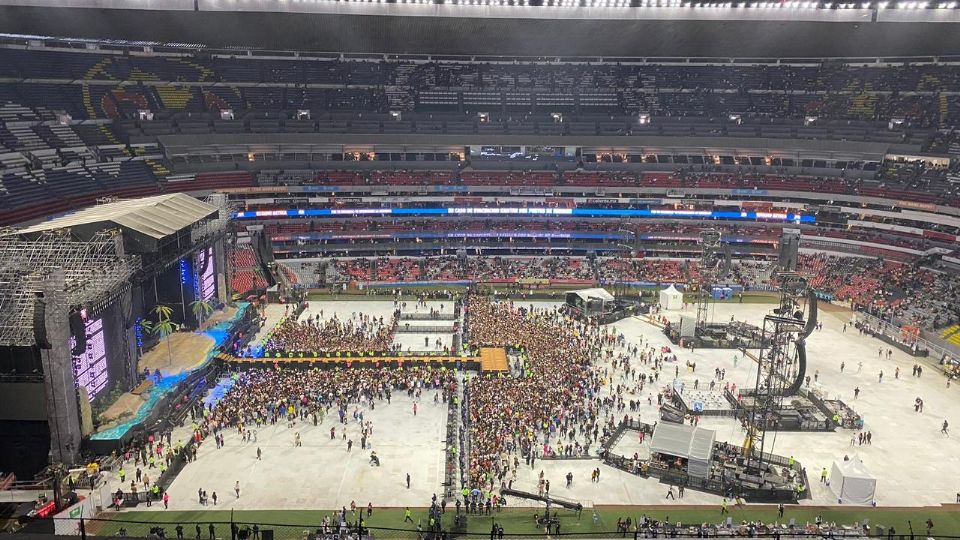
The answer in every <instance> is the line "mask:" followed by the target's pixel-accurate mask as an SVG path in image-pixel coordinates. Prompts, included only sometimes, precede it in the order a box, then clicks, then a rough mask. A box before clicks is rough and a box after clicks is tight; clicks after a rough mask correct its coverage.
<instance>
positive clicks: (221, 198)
mask: <svg viewBox="0 0 960 540" xmlns="http://www.w3.org/2000/svg"><path fill="white" fill-rule="evenodd" d="M203 202H205V203H207V204H209V205H211V206H216V207H217V209H218V210H219V211H218V212H217V217H216V218H214V219H205V220H203V221H200V222H198V223H196V224H195V225H194V226H193V227H192V228H191V229H190V243H191V244H192V245H195V246H196V245H200V244H202V243H204V241H206V240H209V239H211V238H216V237H218V236H220V235H222V234H223V233H224V232H226V230H227V225H229V224H230V216H231V215H232V214H233V211H234V206H236V205H231V204H230V200H229V199H228V198H227V196H226V194H224V193H213V194H211V195H209V196H207V197H206V198H205V199H203Z"/></svg>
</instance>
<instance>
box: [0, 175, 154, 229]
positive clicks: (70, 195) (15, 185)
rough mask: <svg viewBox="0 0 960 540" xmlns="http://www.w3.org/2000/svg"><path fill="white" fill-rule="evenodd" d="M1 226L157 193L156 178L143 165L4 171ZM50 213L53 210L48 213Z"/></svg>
mask: <svg viewBox="0 0 960 540" xmlns="http://www.w3.org/2000/svg"><path fill="white" fill-rule="evenodd" d="M0 190H2V192H3V194H4V196H3V197H0V208H5V209H9V210H10V211H4V212H0V223H2V224H13V223H18V222H20V221H23V220H25V219H30V218H36V217H40V216H43V215H44V214H45V213H49V211H62V210H66V209H69V208H79V207H82V206H84V205H88V204H91V203H93V202H94V201H95V200H96V199H97V198H98V197H102V196H111V195H112V196H121V197H137V196H146V195H155V194H157V193H158V185H157V181H156V177H155V176H154V175H153V173H152V171H151V170H150V168H149V167H148V166H147V165H146V164H144V163H143V162H142V161H126V162H115V163H89V164H87V165H82V164H80V163H71V164H68V165H66V166H64V167H51V168H45V169H34V170H31V171H28V170H26V168H25V167H24V168H20V169H19V170H13V169H5V170H4V171H3V173H2V175H0ZM50 209H53V210H50Z"/></svg>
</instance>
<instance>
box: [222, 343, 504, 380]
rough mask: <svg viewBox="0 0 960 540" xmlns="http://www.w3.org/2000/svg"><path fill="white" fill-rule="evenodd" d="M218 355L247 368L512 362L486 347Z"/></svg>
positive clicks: (499, 368)
mask: <svg viewBox="0 0 960 540" xmlns="http://www.w3.org/2000/svg"><path fill="white" fill-rule="evenodd" d="M217 358H218V359H219V360H221V361H223V362H225V363H227V364H231V365H235V366H245V367H264V366H272V365H274V364H278V365H293V366H300V367H306V368H312V367H317V368H323V369H334V368H379V367H395V368H402V367H411V366H433V367H448V368H450V369H468V370H476V371H480V372H481V373H491V374H492V373H507V372H509V371H510V364H509V362H508V361H507V352H506V350H504V349H503V348H500V347H484V348H482V349H480V355H479V356H443V355H437V356H433V355H405V356H395V355H391V356H382V355H378V354H376V353H373V354H370V355H362V354H351V355H350V356H347V355H346V354H344V353H340V355H339V356H337V354H336V353H323V354H321V355H317V356H314V355H312V354H309V355H308V354H307V353H295V355H293V356H283V357H274V358H266V357H264V358H247V357H239V356H234V355H232V354H227V353H220V354H219V355H217Z"/></svg>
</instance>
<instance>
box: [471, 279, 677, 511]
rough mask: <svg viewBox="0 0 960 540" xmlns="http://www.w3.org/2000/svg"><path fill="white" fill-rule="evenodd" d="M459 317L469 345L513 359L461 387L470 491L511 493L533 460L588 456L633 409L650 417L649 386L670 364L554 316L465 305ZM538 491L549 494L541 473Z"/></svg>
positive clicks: (650, 350)
mask: <svg viewBox="0 0 960 540" xmlns="http://www.w3.org/2000/svg"><path fill="white" fill-rule="evenodd" d="M465 313H466V315H467V316H468V321H469V323H468V328H467V331H468V336H469V340H470V343H471V345H473V346H497V347H506V348H508V349H509V350H510V351H512V352H513V353H514V354H513V366H512V370H511V374H512V376H511V377H506V378H503V377H493V376H489V375H488V376H481V377H479V378H476V379H473V380H471V381H470V383H469V389H470V401H469V403H468V405H469V408H470V462H469V465H468V476H469V479H470V483H471V485H472V486H475V487H482V488H484V489H491V490H492V489H495V488H496V487H511V486H512V483H513V480H514V479H515V478H516V471H517V469H518V468H520V467H521V466H529V467H531V468H536V462H537V459H541V458H547V457H561V456H562V457H570V456H584V455H597V453H598V451H599V449H600V447H601V446H602V445H603V444H604V443H605V442H606V440H607V438H608V437H609V436H611V435H612V434H613V433H614V431H615V430H616V427H617V425H618V424H619V423H620V422H622V421H630V420H632V419H633V415H634V414H638V413H639V410H640V405H641V403H642V402H643V403H646V405H647V406H649V407H653V406H654V403H656V404H657V406H659V405H660V404H661V403H662V400H663V399H664V393H663V392H662V391H660V390H658V388H657V384H658V381H659V378H660V371H661V370H662V369H663V367H664V363H665V362H669V361H673V362H675V357H674V356H673V355H672V354H670V351H668V350H663V349H660V348H656V347H652V346H649V344H645V343H643V341H642V339H641V343H640V344H634V345H629V344H628V343H627V342H626V339H625V337H624V335H623V334H622V333H619V334H618V333H617V332H616V330H614V329H607V328H603V327H601V326H598V325H595V324H590V323H584V322H580V321H577V320H574V319H571V318H569V317H567V316H566V315H565V314H564V313H563V312H562V311H561V310H560V309H558V308H550V309H538V308H534V307H529V308H523V307H518V306H515V305H513V304H512V303H510V302H494V301H492V300H490V299H489V298H488V297H479V296H473V297H472V298H471V299H470V300H469V301H468V302H467V307H466V311H465ZM645 385H646V386H648V388H647V389H646V392H645ZM530 396H537V397H538V398H537V399H535V400H533V399H529V397H530ZM521 461H522V463H523V465H521ZM596 480H599V474H598V475H597V479H596ZM570 481H571V478H567V482H570ZM538 489H539V491H540V494H541V495H542V494H544V492H546V493H549V489H550V484H549V479H545V478H544V477H543V474H542V473H541V476H540V481H539V488H538Z"/></svg>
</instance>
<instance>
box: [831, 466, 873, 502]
mask: <svg viewBox="0 0 960 540" xmlns="http://www.w3.org/2000/svg"><path fill="white" fill-rule="evenodd" d="M830 489H832V490H833V493H834V494H835V495H836V496H837V498H838V499H840V502H842V503H850V504H871V503H873V501H874V499H875V498H876V493H877V479H876V478H874V476H873V475H872V474H870V471H868V470H867V467H866V466H865V465H864V464H863V462H862V461H860V460H859V459H851V460H849V461H840V462H836V461H834V462H833V470H832V471H831V473H830Z"/></svg>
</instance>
